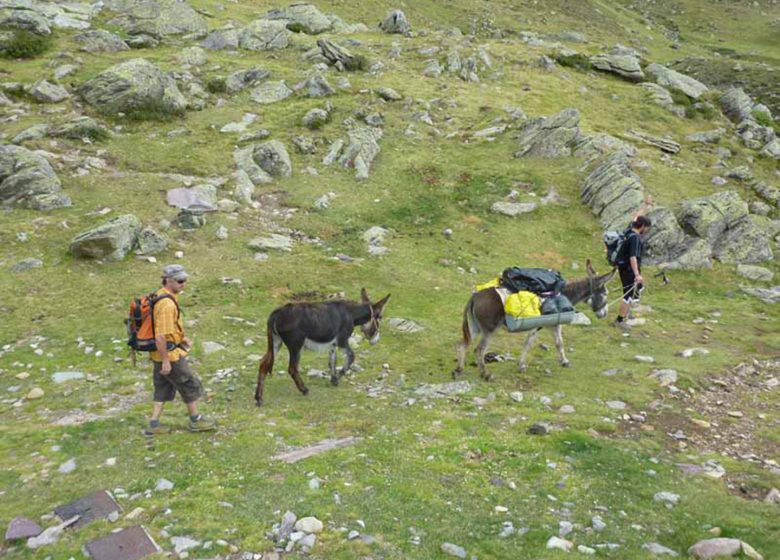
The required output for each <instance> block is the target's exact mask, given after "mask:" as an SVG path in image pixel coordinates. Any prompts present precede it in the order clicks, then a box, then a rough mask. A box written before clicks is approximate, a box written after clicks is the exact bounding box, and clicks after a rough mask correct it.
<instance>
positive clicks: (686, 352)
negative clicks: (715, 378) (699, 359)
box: [677, 348, 710, 358]
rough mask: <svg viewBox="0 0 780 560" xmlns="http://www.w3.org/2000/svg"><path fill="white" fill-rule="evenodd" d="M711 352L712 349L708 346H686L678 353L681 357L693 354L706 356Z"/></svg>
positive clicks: (688, 356)
mask: <svg viewBox="0 0 780 560" xmlns="http://www.w3.org/2000/svg"><path fill="white" fill-rule="evenodd" d="M709 353H710V351H709V350H707V349H706V348H686V349H685V350H680V351H679V352H677V355H678V356H680V357H681V358H691V357H693V356H706V355H707V354H709Z"/></svg>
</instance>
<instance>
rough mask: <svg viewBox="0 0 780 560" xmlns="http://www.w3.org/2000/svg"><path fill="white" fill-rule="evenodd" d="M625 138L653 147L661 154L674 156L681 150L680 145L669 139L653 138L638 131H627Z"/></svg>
mask: <svg viewBox="0 0 780 560" xmlns="http://www.w3.org/2000/svg"><path fill="white" fill-rule="evenodd" d="M626 137H627V138H630V139H632V140H638V141H640V142H644V143H645V144H648V145H650V146H655V147H656V148H658V149H660V150H661V151H662V152H666V153H667V154H676V153H678V152H679V151H680V149H681V148H682V147H681V146H680V144H678V143H677V142H675V141H674V140H672V139H671V138H661V137H659V136H653V135H651V134H647V133H646V132H642V131H639V130H629V131H628V132H626Z"/></svg>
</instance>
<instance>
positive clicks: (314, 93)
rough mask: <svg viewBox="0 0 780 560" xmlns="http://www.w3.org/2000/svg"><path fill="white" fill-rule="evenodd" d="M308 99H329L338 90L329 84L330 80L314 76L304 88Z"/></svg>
mask: <svg viewBox="0 0 780 560" xmlns="http://www.w3.org/2000/svg"><path fill="white" fill-rule="evenodd" d="M303 88H304V90H305V92H306V97H315V98H316V97H327V96H328V95H333V94H334V93H336V90H335V89H333V86H331V85H330V84H329V83H328V80H326V79H325V78H323V77H322V76H320V75H316V76H312V77H311V78H309V79H308V80H306V83H305V84H304V86H303Z"/></svg>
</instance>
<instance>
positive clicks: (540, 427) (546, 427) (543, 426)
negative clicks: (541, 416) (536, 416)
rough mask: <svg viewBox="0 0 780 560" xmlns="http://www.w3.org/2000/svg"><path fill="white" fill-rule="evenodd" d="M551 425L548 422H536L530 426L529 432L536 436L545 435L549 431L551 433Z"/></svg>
mask: <svg viewBox="0 0 780 560" xmlns="http://www.w3.org/2000/svg"><path fill="white" fill-rule="evenodd" d="M550 430H551V426H550V424H548V423H547V422H534V423H533V424H532V425H531V427H530V428H528V433H529V434H531V435H535V436H543V435H546V434H548V433H550Z"/></svg>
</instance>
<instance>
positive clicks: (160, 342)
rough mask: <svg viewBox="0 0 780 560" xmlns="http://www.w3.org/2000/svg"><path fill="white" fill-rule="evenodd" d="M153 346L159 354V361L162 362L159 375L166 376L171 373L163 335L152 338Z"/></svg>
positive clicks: (166, 343)
mask: <svg viewBox="0 0 780 560" xmlns="http://www.w3.org/2000/svg"><path fill="white" fill-rule="evenodd" d="M154 344H155V346H157V352H158V353H159V354H160V360H162V369H161V370H160V373H161V374H163V375H168V374H169V373H171V360H170V358H169V357H168V341H167V340H165V335H164V334H158V335H157V336H155V337H154Z"/></svg>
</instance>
